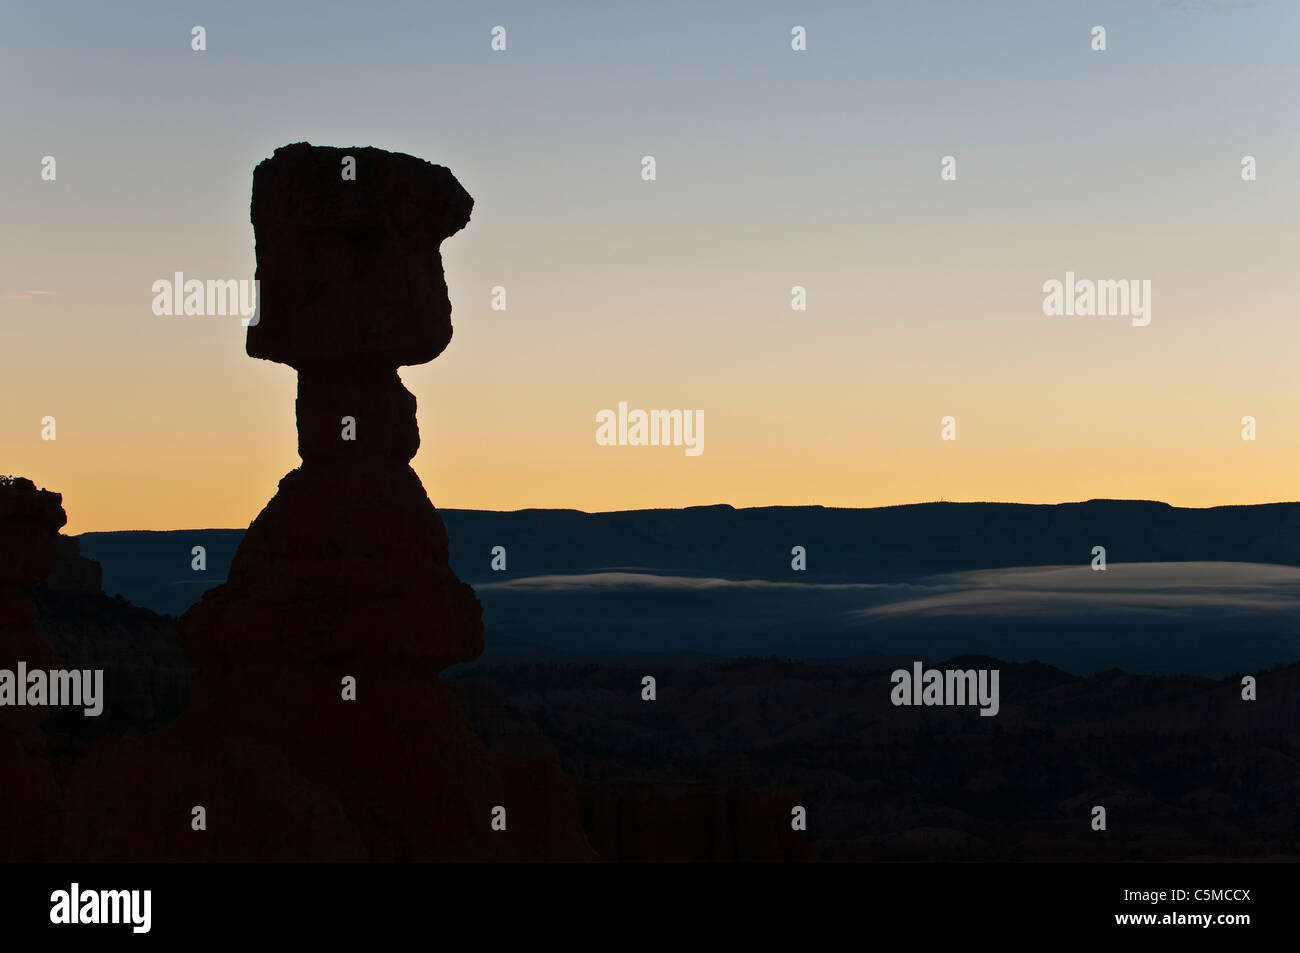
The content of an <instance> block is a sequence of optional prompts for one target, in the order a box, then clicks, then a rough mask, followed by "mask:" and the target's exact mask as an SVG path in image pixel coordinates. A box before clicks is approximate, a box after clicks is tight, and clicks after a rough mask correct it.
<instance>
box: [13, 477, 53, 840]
mask: <svg viewBox="0 0 1300 953" xmlns="http://www.w3.org/2000/svg"><path fill="white" fill-rule="evenodd" d="M62 502H63V498H62V497H61V496H60V495H59V494H58V493H50V492H49V491H47V490H38V489H37V488H36V486H35V484H33V483H32V482H31V481H30V480H26V479H23V478H21V477H17V478H12V477H0V669H3V670H7V671H8V672H11V673H12V672H16V671H18V665H19V663H20V662H21V663H24V664H25V665H26V667H27V669H50V668H53V667H54V666H55V665H56V664H57V662H56V653H55V652H54V650H53V648H51V646H50V645H49V643H48V642H46V641H45V640H44V639H42V638H41V637H40V636H39V635H38V634H37V631H36V628H35V625H34V624H33V623H34V621H35V619H36V606H35V604H33V602H32V601H31V599H29V598H28V597H27V595H26V593H25V592H24V591H23V590H24V589H26V588H27V587H29V586H33V585H35V584H36V583H38V582H40V581H41V580H42V579H44V578H45V577H46V576H48V575H49V574H50V572H51V571H52V570H53V569H54V563H55V547H56V546H57V540H58V535H59V528H60V527H61V526H63V524H64V523H66V522H67V521H68V517H67V515H66V514H65V513H64V512H63V506H62ZM15 687H16V688H17V690H19V691H22V690H25V688H26V686H15ZM48 714H49V710H48V708H46V707H45V706H44V705H17V704H14V703H13V701H12V700H10V701H9V702H8V703H7V704H5V705H4V706H3V707H0V861H5V862H12V861H31V860H45V859H48V856H49V845H50V843H51V840H52V837H53V832H54V830H55V827H54V823H55V818H56V816H57V810H58V803H59V795H58V789H57V787H56V786H55V781H54V775H53V774H52V772H51V770H50V765H49V762H48V760H47V758H46V744H45V735H44V734H43V733H42V731H41V723H42V722H43V721H44V720H45V718H46V716H47V715H48Z"/></svg>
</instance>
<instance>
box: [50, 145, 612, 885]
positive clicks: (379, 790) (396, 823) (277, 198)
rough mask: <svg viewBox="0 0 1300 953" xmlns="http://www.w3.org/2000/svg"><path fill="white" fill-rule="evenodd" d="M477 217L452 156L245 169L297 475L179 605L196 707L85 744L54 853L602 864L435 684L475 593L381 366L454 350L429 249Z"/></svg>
mask: <svg viewBox="0 0 1300 953" xmlns="http://www.w3.org/2000/svg"><path fill="white" fill-rule="evenodd" d="M347 157H350V158H351V160H352V163H353V167H354V169H355V177H354V178H351V177H347V178H345V177H344V175H343V174H342V172H343V169H344V168H345V158H347ZM472 207H473V200H472V199H471V198H470V196H469V194H468V193H467V192H466V191H465V190H464V189H463V188H462V187H461V185H460V183H459V182H457V181H456V179H455V177H454V176H453V175H452V174H451V172H450V171H449V170H447V169H445V168H442V167H441V166H436V165H432V164H430V163H428V162H425V161H423V160H421V159H417V158H415V157H413V156H408V155H400V154H395V153H390V152H385V151H383V150H379V149H373V148H350V149H340V148H327V147H320V146H311V145H308V144H306V143H298V144H296V145H291V146H286V147H284V148H281V149H277V150H276V152H275V154H274V156H273V157H272V158H270V159H267V160H265V161H263V162H262V163H261V164H260V165H259V166H258V167H257V169H256V171H255V172H254V174H253V198H252V222H253V228H254V232H255V236H256V242H257V263H258V270H257V278H258V280H259V282H260V294H259V298H260V300H259V303H258V312H257V315H256V316H255V318H254V319H253V321H252V322H251V323H250V326H249V329H248V340H247V350H248V353H249V355H250V356H253V357H258V358H264V359H266V360H271V361H276V362H279V363H284V364H288V365H289V366H291V367H293V368H295V369H296V370H297V372H298V398H297V405H296V408H297V418H298V447H299V455H300V456H301V457H302V461H303V462H302V466H301V467H300V468H298V469H296V470H294V471H292V472H291V473H289V474H288V475H287V476H286V477H285V478H284V479H283V480H281V482H280V487H279V491H278V492H277V493H276V495H275V497H274V498H273V499H272V500H271V501H270V503H268V504H267V506H266V507H265V509H263V510H262V512H261V513H260V514H259V515H258V517H257V518H256V519H255V520H254V521H253V524H252V525H251V526H250V527H249V529H248V532H247V533H246V534H245V536H244V538H243V541H242V543H241V544H240V547H239V550H238V553H237V554H236V556H235V559H234V562H233V564H232V566H231V568H230V572H229V575H228V577H227V580H226V582H225V583H224V584H223V585H220V586H218V587H216V588H215V589H212V590H209V591H208V592H207V593H206V594H205V595H204V598H203V600H202V601H201V602H200V603H198V604H197V605H195V606H194V607H193V608H192V609H190V611H189V612H187V613H186V614H185V616H184V617H183V618H182V619H181V622H180V629H181V639H182V643H183V644H184V646H185V650H186V653H187V655H188V656H189V658H190V660H191V661H192V662H193V664H194V666H195V678H194V689H193V695H192V698H191V703H190V707H189V709H188V710H187V711H186V712H185V713H184V714H183V715H182V716H181V717H180V718H179V719H178V720H177V721H176V722H175V723H173V724H172V725H169V726H167V727H165V728H163V729H161V730H160V731H158V732H157V733H155V734H153V735H150V736H147V737H144V738H141V739H133V740H129V741H120V742H112V743H106V744H104V745H102V746H100V747H99V748H97V749H96V750H95V751H93V752H92V753H91V754H90V755H89V756H88V757H87V759H86V761H85V764H84V767H83V769H82V771H81V774H80V777H79V778H78V779H77V781H76V784H75V788H76V792H75V794H74V797H75V798H77V799H78V803H77V805H76V811H75V813H76V815H77V817H78V818H79V819H80V820H79V823H90V822H91V819H92V818H93V822H94V824H95V825H96V830H94V831H93V832H92V831H90V830H86V831H84V832H83V833H82V834H81V835H79V834H78V833H77V832H76V831H74V832H73V833H72V836H71V839H70V841H69V844H68V853H69V854H70V855H75V856H81V857H86V859H103V860H111V859H232V860H234V859H247V860H270V859H284V860H505V859H555V860H587V859H592V858H593V857H594V853H593V852H592V850H591V848H590V847H589V845H588V843H587V840H586V837H585V835H584V833H583V831H582V827H581V825H580V821H579V812H578V804H577V799H576V796H575V792H574V790H573V788H572V786H571V785H570V783H569V781H568V779H567V778H565V777H564V775H563V774H561V772H560V771H559V769H558V767H557V766H556V764H555V762H554V760H553V759H547V758H507V757H503V756H498V755H495V754H493V753H492V752H490V751H489V750H488V748H487V747H486V746H485V745H484V744H483V742H482V741H481V740H480V739H479V737H478V736H477V735H475V734H474V732H473V730H472V729H471V728H470V726H469V723H468V722H467V721H466V719H465V717H464V715H463V713H462V711H461V709H460V707H459V705H458V703H457V701H456V699H455V697H454V696H453V695H452V693H451V692H450V691H449V690H448V689H447V688H446V687H445V686H444V685H443V684H442V682H441V681H440V679H439V672H441V671H442V670H443V669H445V668H446V667H447V666H449V665H452V664H455V663H457V662H462V661H468V660H471V659H473V658H475V657H477V656H478V655H479V653H480V652H481V651H482V648H483V622H482V607H481V606H480V604H479V601H478V599H477V598H476V597H475V595H474V592H473V590H472V589H471V588H470V587H469V586H468V585H466V584H465V583H463V582H461V581H460V580H459V579H457V578H456V575H455V574H454V573H453V572H452V570H451V567H450V565H449V562H448V553H447V534H446V530H445V529H444V527H443V524H442V520H441V518H440V517H439V515H438V512H437V510H436V509H434V507H433V504H432V503H430V501H429V498H428V496H427V495H426V493H425V490H424V487H423V486H422V485H421V483H420V480H419V478H418V477H417V476H416V474H415V472H414V471H413V470H412V469H411V467H410V465H409V461H410V460H411V458H412V457H413V456H414V455H415V451H416V449H417V448H418V446H419V431H418V428H417V425H416V419H415V398H414V396H412V395H411V394H410V393H409V392H407V391H406V389H405V388H404V387H403V386H402V384H401V381H400V380H399V378H398V374H397V369H398V367H399V366H404V365H410V364H419V363H424V362H426V361H429V360H432V359H433V358H435V357H437V356H438V354H440V353H441V352H442V350H443V349H444V348H446V346H447V344H448V342H449V341H450V340H451V333H452V332H451V303H450V301H449V300H448V294H447V286H446V283H445V281H444V278H443V270H442V260H441V256H440V253H439V246H440V244H441V242H442V241H443V240H444V239H445V238H447V237H448V236H450V235H452V234H454V233H455V232H457V231H459V230H460V229H461V228H463V227H464V226H465V224H466V223H467V222H468V221H469V216H470V211H471V209H472ZM106 791H112V792H114V793H112V794H106V793H105V792H106ZM100 802H102V803H103V804H111V809H110V808H107V807H99V806H98V805H99V803H100ZM199 807H201V808H203V812H202V815H200V814H199V812H197V811H196V808H199ZM498 809H504V810H498ZM503 817H504V821H505V823H504V830H503V829H500V828H501V826H502V823H501V821H502V818H503ZM494 818H496V821H497V822H496V824H495V825H494V823H493V821H494ZM200 819H201V820H202V821H203V823H202V824H200ZM200 828H202V829H200ZM87 854H94V856H93V857H88V856H87Z"/></svg>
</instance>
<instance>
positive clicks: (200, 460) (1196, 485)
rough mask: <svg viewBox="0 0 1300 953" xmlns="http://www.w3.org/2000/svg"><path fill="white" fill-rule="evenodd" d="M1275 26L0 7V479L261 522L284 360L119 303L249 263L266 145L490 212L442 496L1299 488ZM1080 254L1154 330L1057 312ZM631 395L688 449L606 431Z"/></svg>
mask: <svg viewBox="0 0 1300 953" xmlns="http://www.w3.org/2000/svg"><path fill="white" fill-rule="evenodd" d="M195 24H201V25H203V26H204V27H205V28H206V30H207V45H208V49H207V51H206V52H202V53H197V52H194V51H192V50H191V49H190V29H191V27H192V26H193V25H195ZM496 24H501V25H504V26H505V27H506V29H507V31H508V32H507V36H508V50H507V51H506V52H504V53H494V52H493V51H492V50H491V49H490V48H489V41H490V36H489V31H490V30H491V28H492V27H493V26H494V25H496ZM795 24H800V25H803V26H805V27H806V28H807V31H808V50H807V52H803V53H795V52H792V51H791V49H790V29H791V27H792V26H794V25H795ZM1094 24H1101V25H1103V26H1105V27H1106V28H1107V32H1108V47H1109V49H1108V50H1107V51H1106V52H1104V53H1094V52H1092V51H1091V49H1090V47H1089V31H1090V29H1091V27H1092V26H1093V25H1094ZM1297 41H1300V4H1295V3H1291V2H1280V0H1279V2H1262V0H1261V2H1257V3H1253V4H1252V3H1248V2H1230V0H1221V2H1217V3H1210V2H1208V0H1207V2H1174V0H1164V2H1161V0H1150V2H1142V0H1125V2H1111V3H1107V2H1086V3H1083V2H1061V0H1053V2H1025V3H987V4H986V3H980V4H974V3H962V2H956V0H953V2H947V3H937V2H936V3H925V2H909V3H902V2H898V3H888V4H886V3H860V2H859V3H818V2H784V3H695V2H692V3H668V2H656V3H642V4H633V3H619V4H601V3H594V2H592V3H576V2H569V3H560V2H553V3H491V4H451V3H436V4H435V3H385V2H366V3H346V4H343V3H332V4H316V3H310V4H309V3H268V2H265V0H259V2H249V3H245V2H225V0H223V2H221V3H211V2H209V3H167V4H163V3H123V4H117V3H115V4H99V3H50V4H25V5H19V4H6V5H4V6H3V7H2V8H0V89H2V90H3V93H2V94H0V129H2V130H3V133H2V135H0V223H2V224H3V227H2V228H0V322H2V324H3V335H2V336H0V473H16V474H21V475H24V476H28V477H30V478H32V479H33V480H35V481H36V482H37V483H38V484H40V485H43V486H46V487H48V488H50V489H53V490H57V491H59V492H62V493H63V494H64V506H65V509H66V510H67V512H68V515H69V525H68V527H67V530H68V531H69V532H74V533H75V532H83V531H88V530H115V529H172V528H192V527H201V526H244V525H246V524H247V523H248V522H249V521H250V520H251V519H252V518H253V517H254V516H255V515H256V513H257V512H258V510H259V509H260V508H261V507H262V506H263V505H264V504H265V502H266V501H267V500H268V499H269V498H270V497H271V495H272V494H273V493H274V492H275V487H276V483H277V481H278V480H279V479H280V477H282V476H283V475H284V474H285V473H286V472H287V471H288V470H290V469H291V468H292V467H294V466H295V465H296V464H297V462H298V459H297V453H296V442H295V433H294V416H293V400H294V392H295V374H294V372H293V371H292V370H291V369H290V368H287V367H284V366H281V365H274V364H270V363H266V362H262V361H256V360H252V359H250V358H248V357H247V356H245V354H244V346H243V337H244V329H243V328H242V327H241V326H240V324H239V319H238V318H237V317H233V318H219V317H156V316H155V315H154V314H153V312H152V310H151V302H152V300H153V294H152V292H151V290H150V287H151V285H152V283H153V282H154V281H155V280H157V279H159V278H169V277H170V276H171V275H172V273H173V272H176V271H183V272H184V273H185V274H186V275H187V276H188V277H198V278H251V277H252V275H253V270H254V266H255V262H254V255H253V234H252V227H251V225H250V224H249V221H248V200H249V192H250V187H251V177H252V171H253V167H254V166H255V165H256V164H257V163H258V162H259V161H260V160H261V159H263V158H265V157H267V156H269V155H270V154H271V152H272V151H273V150H274V149H275V147H277V146H279V145H283V144H286V143H290V142H297V141H302V140H306V141H310V142H313V143H317V144H322V145H341V146H349V145H375V146H379V147H381V148H386V149H391V150H396V151H402V152H409V153H412V154H414V155H417V156H421V157H422V158H426V159H429V160H431V161H433V162H437V163H439V164H442V165H446V166H448V167H450V168H451V169H452V171H453V172H454V173H455V174H456V175H457V177H458V178H459V179H460V181H461V182H462V183H463V184H464V185H465V187H466V188H467V189H468V191H469V192H470V194H472V195H473V196H474V198H475V203H476V204H475V209H474V215H473V218H472V220H471V221H470V224H469V226H468V227H467V228H466V229H465V230H464V231H462V232H461V233H459V234H458V235H456V236H453V237H452V238H450V239H449V240H448V241H447V242H446V243H445V244H444V245H443V256H444V261H445V265H446V272H447V283H448V286H449V288H450V292H451V299H452V303H453V307H454V312H453V317H452V320H453V323H454V325H455V337H454V339H453V341H452V343H451V345H450V347H449V348H448V350H447V351H446V352H445V353H444V354H443V355H442V356H441V357H439V358H438V359H437V360H436V361H434V362H433V363H431V364H427V365H423V366H420V367H414V368H404V369H403V370H402V377H403V380H404V381H405V383H406V386H407V387H408V388H409V389H410V390H411V391H412V392H413V393H415V395H416V397H417V398H418V399H419V406H420V409H419V420H420V430H421V437H422V441H423V443H422V446H421V449H420V453H419V454H418V456H417V457H416V458H415V460H414V464H413V465H414V466H415V468H416V470H417V471H418V472H419V474H420V476H421V478H422V479H423V481H424V483H425V486H426V488H427V489H428V491H429V495H430V497H431V498H432V500H433V501H434V503H435V504H436V505H438V506H444V507H473V508H484V509H516V508H521V507H529V506H540V507H574V508H578V509H584V510H608V509H626V508H639V507H650V506H666V507H677V506H687V505H694V504H704V503H718V502H726V503H732V504H734V505H737V506H752V505H764V504H805V503H819V504H823V505H837V506H874V505H884V504H895V503H908V502H918V501H925V500H935V499H948V500H1005V501H1018V502H1035V503H1046V502H1058V501H1065V500H1080V499H1088V498H1092V497H1116V498H1145V499H1158V500H1165V501H1167V502H1170V503H1173V504H1176V505H1185V506H1211V505H1217V504H1225V503H1257V502H1266V501H1276V500H1292V499H1296V498H1298V497H1300V492H1298V491H1297V483H1298V482H1300V373H1297V368H1296V362H1297V357H1298V356H1300V327H1298V326H1297V322H1296V320H1295V319H1296V317H1297V295H1296V283H1297V281H1298V280H1300V277H1298V276H1300V272H1297V269H1296V265H1295V263H1296V261H1297V259H1298V258H1300V235H1298V234H1297V226H1298V225H1300V215H1298V214H1297V211H1298V210H1300V202H1298V200H1300V184H1298V183H1300V127H1298V126H1297V123H1296V116H1297V109H1296V107H1297V104H1300V65H1298V64H1297V60H1296V56H1295V50H1296V48H1297ZM645 154H652V155H654V156H655V157H656V159H657V163H658V181H656V182H653V183H647V182H643V181H641V178H640V159H641V156H642V155H645ZM946 154H951V155H955V156H956V157H957V162H958V180H957V181H956V182H941V181H940V178H939V163H940V158H941V156H943V155H946ZM1248 154H1249V155H1254V156H1255V157H1256V158H1257V160H1258V167H1259V180H1258V181H1256V182H1253V183H1245V182H1242V181H1241V178H1240V162H1241V157H1242V156H1243V155H1248ZM45 155H53V156H54V157H55V158H56V160H57V162H58V179H57V181H55V182H43V181H42V180H41V178H40V163H41V158H42V157H43V156H45ZM1066 270H1072V271H1074V272H1076V273H1077V274H1078V275H1079V276H1080V277H1093V278H1142V279H1149V280H1151V282H1152V285H1153V290H1152V305H1153V308H1152V321H1151V324H1150V326H1149V327H1145V328H1136V327H1132V326H1131V325H1130V323H1129V321H1128V320H1127V319H1124V318H1110V319H1107V318H1099V317H1092V318H1088V317H1075V318H1049V317H1046V316H1044V315H1043V313H1042V301H1043V293H1042V285H1043V282H1044V281H1047V280H1049V279H1051V278H1058V279H1060V278H1062V277H1063V276H1064V273H1065V271H1066ZM795 284H800V285H804V286H805V287H807V289H808V301H809V307H808V310H807V311H806V312H794V311H792V310H791V309H790V288H791V286H792V285H795ZM493 285H504V286H505V287H506V288H507V291H508V301H509V308H508V310H507V311H505V312H494V311H492V310H491V309H490V289H491V288H492V286H493ZM29 291H45V292H50V293H48V294H36V295H29V294H27V292H29ZM620 400H622V401H627V402H628V403H629V404H630V405H631V406H632V407H644V408H650V407H658V408H689V409H697V408H698V409H702V410H704V412H705V452H704V453H703V454H702V455H701V456H699V457H687V456H686V455H685V454H684V453H683V452H682V450H681V449H680V448H628V447H600V446H597V444H596V442H595V430H596V425H595V415H596V412H597V411H599V410H601V409H602V408H613V407H616V406H617V404H618V402H619V401H620ZM949 414H950V415H952V416H954V417H956V419H957V426H958V439H957V440H956V441H953V442H944V441H941V440H940V439H939V430H940V427H939V422H940V418H942V417H943V416H944V415H949ZM1247 414H1249V415H1253V416H1254V417H1255V418H1256V419H1257V420H1258V428H1259V430H1258V433H1259V438H1258V440H1257V441H1255V442H1253V443H1252V442H1246V441H1243V440H1241V439H1240V429H1241V424H1240V421H1241V418H1242V417H1243V416H1244V415H1247ZM46 415H52V416H54V417H55V418H56V419H57V426H58V439H57V440H56V441H52V442H51V441H42V440H41V418H42V417H44V416H46Z"/></svg>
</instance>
